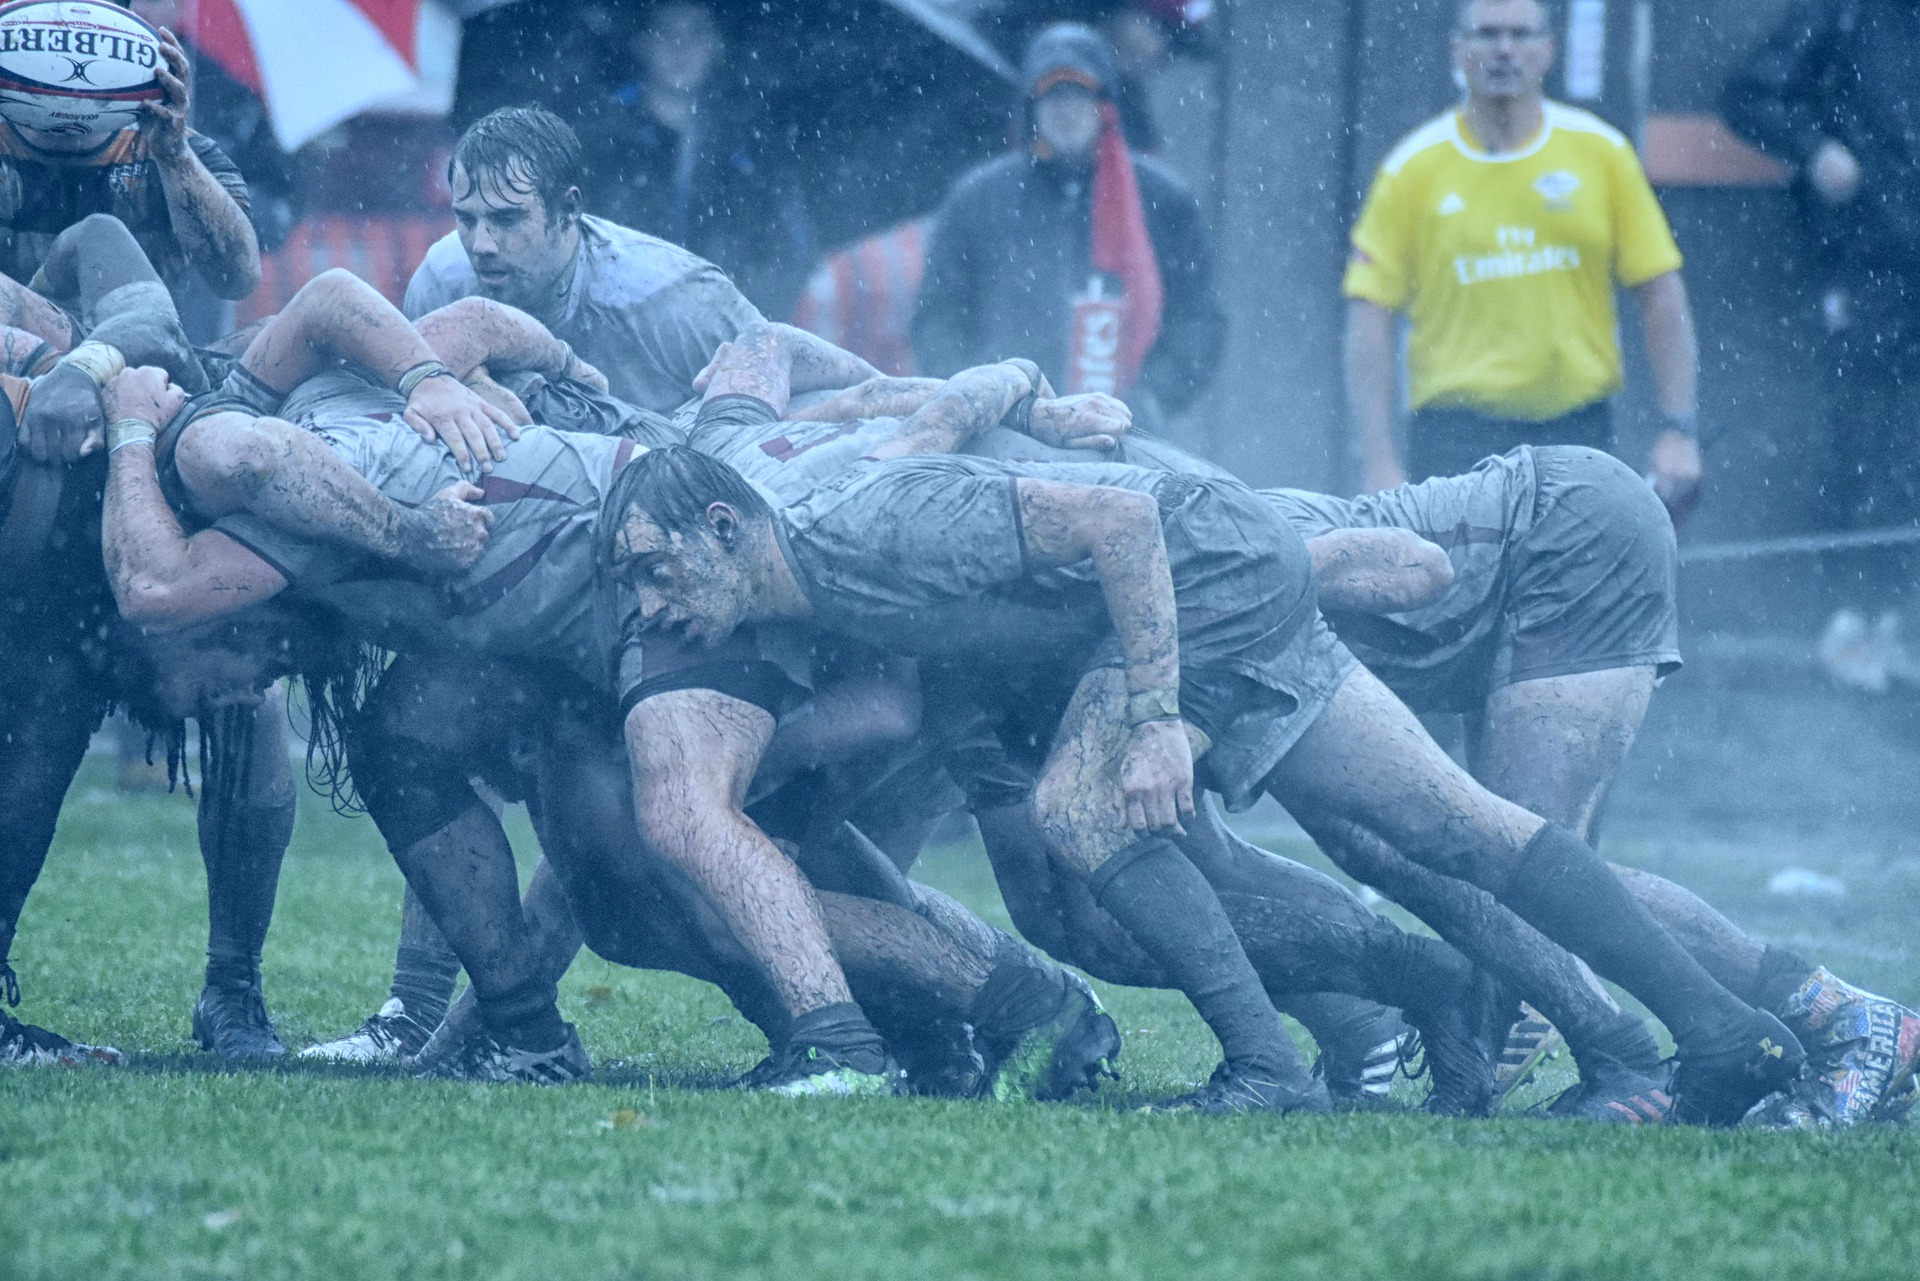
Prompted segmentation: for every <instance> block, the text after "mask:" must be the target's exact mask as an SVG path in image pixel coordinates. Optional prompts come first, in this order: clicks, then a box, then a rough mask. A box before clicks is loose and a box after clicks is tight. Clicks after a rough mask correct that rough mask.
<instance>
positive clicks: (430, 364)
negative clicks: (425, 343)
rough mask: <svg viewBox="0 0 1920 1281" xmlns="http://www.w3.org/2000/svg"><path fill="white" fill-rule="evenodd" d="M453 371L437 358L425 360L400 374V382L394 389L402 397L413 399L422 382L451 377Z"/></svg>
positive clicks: (403, 398)
mask: <svg viewBox="0 0 1920 1281" xmlns="http://www.w3.org/2000/svg"><path fill="white" fill-rule="evenodd" d="M451 377H453V371H452V370H451V369H448V368H447V367H446V366H445V365H443V364H441V363H440V362H439V361H437V360H423V361H421V362H420V363H419V364H417V365H415V366H414V367H413V368H412V369H409V370H408V371H407V372H406V373H404V374H401V375H400V383H399V386H397V387H396V388H395V389H394V390H396V391H398V392H399V393H400V399H402V400H412V399H413V393H414V390H415V389H416V388H418V387H419V386H420V384H421V383H423V382H425V381H427V379H429V378H451Z"/></svg>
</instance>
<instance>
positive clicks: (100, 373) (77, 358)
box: [60, 338, 127, 387]
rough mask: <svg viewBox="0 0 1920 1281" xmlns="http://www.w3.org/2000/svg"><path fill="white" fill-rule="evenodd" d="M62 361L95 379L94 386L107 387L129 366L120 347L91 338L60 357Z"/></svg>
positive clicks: (68, 366) (70, 367)
mask: <svg viewBox="0 0 1920 1281" xmlns="http://www.w3.org/2000/svg"><path fill="white" fill-rule="evenodd" d="M60 363H61V364H62V365H65V366H66V367H67V368H69V369H78V370H79V371H80V372H81V373H83V374H85V375H86V376H87V377H89V378H91V379H93V385H94V386H96V387H105V386H106V385H107V384H108V383H109V382H111V381H112V380H113V378H114V376H115V375H116V374H118V373H120V371H121V370H123V369H125V368H126V367H127V358H126V357H125V356H123V355H121V354H120V349H119V348H118V347H113V346H109V345H108V344H106V343H103V342H96V341H94V340H93V339H91V338H89V339H88V340H87V341H86V342H83V343H81V344H80V345H79V346H78V347H75V348H74V349H73V350H72V351H70V352H68V353H67V354H66V355H64V356H62V357H60Z"/></svg>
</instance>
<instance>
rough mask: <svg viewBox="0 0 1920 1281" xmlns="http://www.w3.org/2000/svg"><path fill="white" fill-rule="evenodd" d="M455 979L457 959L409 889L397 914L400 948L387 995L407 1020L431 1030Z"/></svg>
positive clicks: (444, 1011) (443, 1012)
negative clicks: (404, 1014)
mask: <svg viewBox="0 0 1920 1281" xmlns="http://www.w3.org/2000/svg"><path fill="white" fill-rule="evenodd" d="M459 977H460V958H459V957H457V956H455V955H454V954H453V948H452V947H451V946H449V945H448V943H447V938H446V935H444V934H442V933H441V932H440V927H439V926H437V925H435V924H434V923H433V918H432V917H431V916H429V915H428V914H427V909H426V905H425V904H423V903H422V902H421V901H420V896H419V895H418V894H415V893H414V892H413V889H412V887H411V886H409V887H408V889H407V894H406V900H405V902H404V904H403V905H402V907H401V911H400V947H399V949H398V950H397V951H396V953H395V955H394V960H393V988H392V991H391V995H392V996H393V997H395V998H396V999H397V1000H398V1001H399V1002H400V1003H401V1004H402V1005H404V1006H406V1007H407V1014H408V1016H409V1017H411V1018H412V1019H413V1020H414V1021H415V1022H416V1023H418V1024H420V1026H422V1027H424V1028H427V1029H428V1030H429V1031H431V1030H432V1029H433V1028H436V1027H439V1026H440V1020H441V1019H443V1018H445V1017H446V1016H447V1005H448V1003H449V1002H451V1001H452V1000H453V985H454V981H455V980H457V979H458V978H459Z"/></svg>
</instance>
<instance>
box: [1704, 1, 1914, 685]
mask: <svg viewBox="0 0 1920 1281" xmlns="http://www.w3.org/2000/svg"><path fill="white" fill-rule="evenodd" d="M1916 73H1920V8H1917V7H1916V6H1915V5H1914V3H1913V0H1802V2H1801V3H1799V4H1796V5H1795V6H1794V7H1793V9H1792V10H1791V11H1790V12H1789V13H1788V15H1787V17H1786V18H1785V19H1784V20H1783V21H1782V22H1781V24H1780V26H1778V27H1777V28H1775V30H1774V31H1773V33H1772V35H1770V36H1769V37H1768V38H1767V39H1766V41H1765V42H1764V43H1763V44H1762V45H1761V46H1760V48H1759V50H1758V51H1757V52H1756V53H1755V54H1754V55H1753V57H1752V58H1751V59H1749V60H1748V61H1747V63H1746V64H1745V65H1744V66H1743V67H1742V68H1740V70H1739V71H1737V72H1736V73H1735V74H1734V76H1733V78H1732V80H1731V81H1729V83H1728V84H1727V87H1726V91H1725V93H1724V95H1723V98H1722V103H1721V106H1722V110H1723V112H1724V114H1725V116H1726V119H1727V122H1728V123H1729V124H1730V125H1731V126H1732V127H1733V128H1734V129H1735V130H1736V131H1738V132H1739V133H1741V134H1742V135H1744V136H1745V137H1747V138H1748V139H1749V140H1751V141H1752V142H1753V143H1754V144H1756V145H1757V146H1759V147H1761V148H1762V149H1763V150H1765V151H1767V152H1769V153H1771V154H1772V155H1775V156H1777V157H1779V158H1780V159H1781V160H1783V161H1785V162H1786V163H1787V164H1788V165H1790V166H1791V167H1792V168H1793V170H1794V175H1795V190H1796V194H1797V195H1798V197H1799V202H1800V209H1801V214H1802V221H1803V225H1804V226H1805V228H1806V233H1807V236H1808V238H1809V239H1810V240H1811V242H1812V244H1813V248H1814V251H1815V253H1816V255H1817V257H1818V259H1819V263H1820V267H1821V269H1822V270H1823V271H1824V273H1825V289H1824V292H1823V297H1822V305H1821V311H1822V314H1823V318H1824V321H1825V329H1826V333H1827V358H1826V360H1825V362H1824V363H1825V366H1826V371H1827V375H1828V380H1829V386H1828V402H1827V412H1828V427H1827V440H1828V445H1829V448H1830V451H1831V453H1830V462H1829V466H1828V468H1827V475H1826V477H1825V483H1824V484H1823V485H1822V486H1821V490H1820V492H1821V500H1822V504H1823V506H1824V508H1825V515H1826V518H1827V520H1828V521H1830V522H1831V523H1832V524H1833V525H1836V526H1839V527H1842V528H1846V527H1852V526H1860V525H1886V524H1906V523H1909V522H1911V521H1913V520H1915V519H1916V518H1920V423H1917V422H1916V407H1915V405H1914V402H1913V399H1912V397H1913V395H1914V390H1913V389H1914V388H1916V387H1920V315H1917V314H1916V311H1915V308H1916V305H1920V148H1917V147H1916V145H1915V144H1916V137H1915V125H1914V116H1913V111H1912V107H1911V105H1910V102H1909V99H1910V98H1911V96H1912V94H1913V92H1914V86H1915V84H1916V80H1915V75H1916ZM1910 563H1911V558H1910V557H1909V556H1907V555H1905V554H1903V553H1886V554H1883V555H1880V556H1871V555H1866V556H1863V555H1860V554H1851V555H1849V556H1848V557H1847V558H1846V559H1845V560H1844V561H1835V562H1833V563H1832V564H1831V565H1830V567H1829V568H1830V570H1831V571H1833V572H1834V573H1835V574H1838V572H1839V571H1841V570H1842V569H1844V571H1845V577H1846V578H1849V579H1852V580H1853V581H1854V583H1856V584H1857V585H1858V586H1857V587H1855V588H1847V589H1843V595H1845V596H1847V597H1849V598H1852V597H1856V596H1859V597H1860V599H1861V601H1862V603H1864V600H1865V596H1864V595H1863V594H1862V592H1863V591H1864V592H1872V593H1878V592H1884V591H1886V590H1888V589H1890V588H1891V589H1897V588H1899V587H1903V586H1904V585H1905V583H1906V581H1907V580H1908V579H1909V578H1910V577H1911V574H1910V572H1909V566H1910ZM1851 612H1852V611H1851V610H1843V611H1842V612H1841V614H1840V615H1837V616H1836V618H1835V620H1834V622H1835V627H1836V628H1838V629H1839V630H1841V631H1845V630H1848V629H1849V628H1851V629H1852V630H1855V631H1858V632H1860V633H1861V634H1862V635H1863V636H1864V633H1865V628H1866V623H1865V620H1864V619H1862V618H1858V617H1855V618H1852V619H1848V618H1846V615H1848V614H1850V613H1851ZM1838 639H1840V638H1839V637H1838V636H1837V634H1836V633H1835V632H1834V631H1831V630H1830V633H1829V640H1830V641H1831V640H1838ZM1841 648H1843V649H1844V648H1845V646H1841ZM1836 670H1838V669H1836ZM1854 683H1864V684H1866V685H1868V686H1870V687H1871V686H1873V685H1876V684H1877V685H1879V686H1881V687H1884V683H1885V681H1884V676H1880V677H1878V678H1875V677H1873V676H1871V675H1868V676H1865V677H1863V678H1862V679H1861V680H1859V681H1855V682H1854Z"/></svg>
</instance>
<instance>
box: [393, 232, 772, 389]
mask: <svg viewBox="0 0 1920 1281" xmlns="http://www.w3.org/2000/svg"><path fill="white" fill-rule="evenodd" d="M479 293H480V282H479V280H478V279H477V278H476V277H475V276H474V274H473V265H472V264H471V263H470V262H469V261H468V260H467V251H466V250H465V249H463V248H461V247H460V239H459V236H458V235H457V234H455V233H453V232H449V233H448V234H447V235H445V236H443V237H441V238H440V239H439V240H437V241H435V242H434V245H433V247H432V248H431V249H429V250H428V251H427V256H426V259H425V260H424V261H423V262H421V264H420V267H419V269H418V270H416V271H415V272H414V273H413V280H412V282H411V283H409V284H408V286H407V298H406V305H405V308H404V310H405V311H406V313H407V318H408V319H409V320H418V319H419V318H420V317H421V316H424V315H426V314H427V313H428V312H430V311H435V310H437V309H439V308H441V307H444V306H446V305H447V304H448V303H451V302H457V301H458V300H460V299H462V298H469V297H473V296H475V295H477V294H479ZM524 310H526V311H528V312H531V313H532V314H533V315H534V316H535V317H537V318H538V319H539V320H540V322H541V323H542V324H544V325H546V327H547V328H548V329H550V330H552V331H553V333H554V335H555V336H556V337H558V338H562V339H565V340H566V341H567V342H568V343H570V344H572V346H573V349H574V351H575V352H577V353H578V354H579V356H580V358H581V359H582V360H585V361H587V362H588V363H589V364H591V365H593V366H594V367H595V368H597V369H599V370H600V372H601V373H603V374H605V375H606V376H607V382H608V384H609V385H610V387H611V389H612V391H613V394H614V395H616V396H619V397H620V398H621V399H622V400H626V401H629V402H631V403H632V404H635V405H638V406H640V407H641V408H642V409H648V410H652V411H653V412H655V413H662V414H667V413H672V412H673V410H674V409H675V408H676V407H677V406H679V405H680V404H681V403H682V402H684V401H685V400H686V399H687V397H688V396H689V395H691V394H692V391H693V380H694V377H695V375H697V374H698V373H699V372H700V371H701V370H702V369H704V368H705V367H706V364H707V362H708V361H709V360H711V359H712V358H713V353H714V352H715V351H717V350H719V347H720V344H721V343H723V342H730V341H732V340H733V339H734V338H736V337H738V336H739V333H740V331H741V330H742V329H745V328H746V327H747V326H748V325H750V324H753V323H755V322H757V321H759V320H760V319H761V316H760V313H759V312H758V311H757V310H755V308H754V306H753V304H752V303H750V302H748V301H747V300H746V299H745V298H744V297H742V296H741V293H740V291H739V290H738V289H736V288H734V285H733V282H732V281H731V280H729V279H727V276H726V273H725V272H723V271H721V270H720V269H719V268H718V267H716V266H714V265H713V264H712V263H710V262H708V261H706V260H705V259H704V258H700V257H697V256H696V255H694V254H691V253H689V252H687V251H686V250H685V249H682V248H680V247H679V246H678V245H672V244H668V243H667V242H666V241H664V240H659V239H656V238H654V237H653V236H649V235H645V234H643V233H641V232H638V231H634V230H632V229H630V228H627V227H622V226H620V225H619V224H617V223H611V222H608V221H606V220H605V219H604V218H595V217H592V216H591V215H589V216H587V217H585V218H582V219H581V220H580V248H579V250H578V252H577V253H575V255H574V259H573V262H572V264H571V265H570V266H569V267H568V269H567V271H566V272H564V273H563V274H562V277H561V280H560V282H559V284H558V285H557V286H556V287H555V288H554V291H553V293H552V295H551V296H550V297H548V298H546V299H543V300H540V301H538V302H536V303H534V304H532V305H529V306H526V307H525V308H524Z"/></svg>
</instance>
